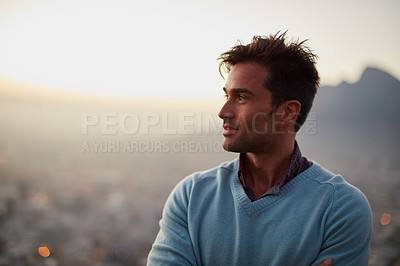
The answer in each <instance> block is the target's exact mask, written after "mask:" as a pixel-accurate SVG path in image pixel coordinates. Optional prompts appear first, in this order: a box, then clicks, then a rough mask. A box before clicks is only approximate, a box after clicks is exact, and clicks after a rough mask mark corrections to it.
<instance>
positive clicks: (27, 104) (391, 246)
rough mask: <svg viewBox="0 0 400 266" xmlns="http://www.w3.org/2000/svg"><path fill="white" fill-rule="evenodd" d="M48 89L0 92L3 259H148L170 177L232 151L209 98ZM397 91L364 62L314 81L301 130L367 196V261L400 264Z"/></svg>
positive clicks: (308, 145) (316, 154)
mask: <svg viewBox="0 0 400 266" xmlns="http://www.w3.org/2000/svg"><path fill="white" fill-rule="evenodd" d="M0 86H1V84H0ZM0 89H1V88H0ZM46 97H47V98H46V99H44V98H43V99H41V98H40V97H35V98H34V99H33V98H29V97H23V96H16V95H3V96H0V123H1V125H2V126H1V128H2V129H1V132H0V134H1V135H0V136H1V138H0V265H144V264H145V262H146V256H147V254H148V252H149V250H150V248H151V244H152V242H153V241H154V238H155V236H156V234H157V232H158V229H159V228H158V221H159V219H160V218H161V211H162V207H163V204H164V202H165V200H166V198H167V196H168V195H169V193H170V191H171V190H172V188H173V187H174V186H175V184H176V183H177V182H178V181H179V180H181V179H182V178H184V177H185V176H186V175H188V174H190V173H192V172H194V171H198V170H204V169H207V168H210V167H214V166H216V165H218V164H219V163H220V162H223V161H226V160H231V159H233V158H235V157H236V156H237V154H232V153H227V152H225V151H223V150H222V149H221V147H220V143H221V141H222V137H221V134H220V133H221V130H220V127H221V122H220V121H219V120H218V118H217V117H216V114H217V112H218V105H217V104H214V103H213V104H210V103H209V102H204V103H201V102H200V103H199V102H198V101H196V100H193V101H192V102H186V103H184V104H182V105H177V104H176V103H174V104H171V105H170V106H168V104H166V105H165V106H164V105H163V106H161V107H160V104H159V103H157V102H148V103H145V104H144V103H141V102H137V101H135V100H132V101H131V102H129V100H128V101H126V100H124V101H119V100H116V99H108V100H106V101H105V103H100V101H97V100H96V99H92V100H90V101H83V100H82V101H78V100H73V99H72V100H71V99H67V98H64V97H58V98H57V100H54V99H55V98H52V97H51V96H49V95H47V96H46ZM398 99H400V82H399V81H398V80H397V79H395V78H393V77H392V76H390V75H389V74H388V73H385V72H383V71H381V70H379V69H374V68H368V69H366V71H365V72H364V73H363V75H362V76H361V78H360V80H359V81H358V82H357V83H354V84H347V83H342V84H340V85H338V86H336V87H321V88H320V90H319V92H318V94H317V96H316V100H315V104H314V107H313V109H312V112H311V114H310V117H309V119H308V120H307V121H306V123H305V125H304V127H303V130H302V131H301V132H300V133H299V136H298V142H299V145H300V148H301V150H302V153H303V155H304V156H306V157H307V158H309V159H312V160H315V161H318V162H319V163H320V164H322V165H323V166H325V167H326V168H328V169H329V170H331V171H333V172H336V173H338V174H342V175H343V176H344V177H345V179H346V180H347V181H348V182H350V183H352V184H354V185H355V186H357V187H358V188H360V189H361V191H363V193H364V194H365V195H366V196H367V198H368V200H369V202H370V204H371V208H372V212H373V222H374V232H373V239H372V244H371V252H370V265H400V195H399V194H398V191H400V165H399V164H398V162H397V156H396V155H397V153H398V151H399V150H400V149H399V148H400V141H399V140H398V132H399V131H398V130H399V129H400V128H399V127H400V126H399V125H400V124H399V122H400V121H399V118H398V113H399V107H398V105H397V103H396V101H397V100H398ZM155 106H157V107H155ZM199 106H200V107H199ZM198 107H199V108H198ZM202 107H204V108H203V109H202ZM194 109H195V110H194ZM199 110H200V111H199ZM121 117H123V119H121ZM121 121H122V123H121ZM135 121H136V122H138V121H139V122H140V123H142V124H141V125H143V123H144V122H145V126H147V128H150V130H149V131H146V128H145V126H143V127H142V126H141V127H138V128H136V129H135ZM165 121H168V123H164V122H165ZM104 124H105V126H104ZM182 124H183V126H182ZM127 131H129V132H127Z"/></svg>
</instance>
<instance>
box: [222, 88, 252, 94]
mask: <svg viewBox="0 0 400 266" xmlns="http://www.w3.org/2000/svg"><path fill="white" fill-rule="evenodd" d="M222 90H223V91H224V92H225V93H227V91H226V88H225V87H223V88H222ZM229 91H230V92H233V93H247V94H250V95H253V96H254V93H253V92H252V91H250V90H248V89H245V88H233V89H230V90H229Z"/></svg>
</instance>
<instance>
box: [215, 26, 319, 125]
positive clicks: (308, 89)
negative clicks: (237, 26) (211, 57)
mask: <svg viewBox="0 0 400 266" xmlns="http://www.w3.org/2000/svg"><path fill="white" fill-rule="evenodd" d="M304 43H305V41H302V42H298V41H296V42H291V43H287V42H286V38H285V33H283V34H280V35H279V34H275V35H274V36H272V35H271V36H269V37H260V36H255V37H254V38H253V40H252V42H251V43H250V44H247V45H243V44H238V45H236V46H235V47H233V48H232V49H231V50H229V51H227V52H225V53H223V54H222V55H221V57H220V59H222V61H221V62H220V66H219V70H220V73H222V71H221V70H222V69H223V68H224V69H225V70H226V71H227V72H228V73H229V72H230V71H231V70H232V68H233V67H234V66H235V65H237V64H239V63H255V64H257V65H259V66H262V67H263V68H264V69H265V70H266V75H265V79H264V82H263V85H264V87H265V89H267V90H268V91H270V92H271V95H272V105H273V107H274V109H276V108H277V107H278V106H279V105H281V104H282V103H284V102H286V101H290V100H296V101H298V102H299V103H300V104H301V109H300V112H299V115H298V117H297V120H296V123H295V125H294V130H295V131H296V132H297V131H298V130H299V128H300V127H301V126H302V125H303V123H304V122H305V120H306V118H307V115H308V113H309V111H310V109H311V106H312V103H313V100H314V96H315V94H316V92H317V88H318V86H319V75H318V72H317V70H316V68H315V59H316V57H317V56H316V55H315V54H313V53H312V51H311V50H310V49H309V48H308V47H307V46H305V45H304Z"/></svg>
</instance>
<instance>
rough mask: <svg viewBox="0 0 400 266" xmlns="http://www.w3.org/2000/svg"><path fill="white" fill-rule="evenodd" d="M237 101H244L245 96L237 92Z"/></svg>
mask: <svg viewBox="0 0 400 266" xmlns="http://www.w3.org/2000/svg"><path fill="white" fill-rule="evenodd" d="M238 98H239V101H244V100H246V97H245V96H244V95H241V94H239V97H238Z"/></svg>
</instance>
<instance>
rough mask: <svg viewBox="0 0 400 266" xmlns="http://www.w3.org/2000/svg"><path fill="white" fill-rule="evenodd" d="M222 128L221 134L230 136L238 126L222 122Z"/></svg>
mask: <svg viewBox="0 0 400 266" xmlns="http://www.w3.org/2000/svg"><path fill="white" fill-rule="evenodd" d="M223 128H224V131H223V132H222V135H224V137H228V136H232V135H234V134H235V133H236V132H237V131H238V128H235V127H234V126H232V125H229V124H224V125H223Z"/></svg>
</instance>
